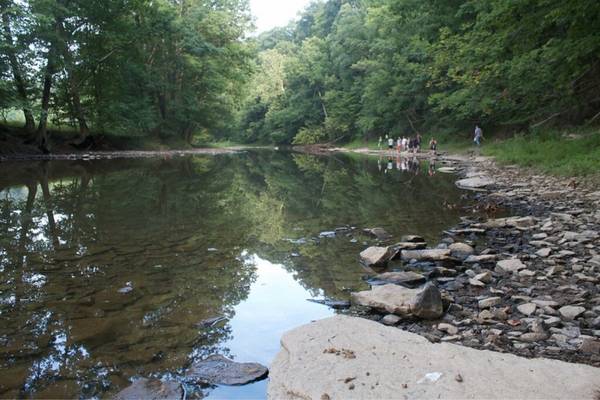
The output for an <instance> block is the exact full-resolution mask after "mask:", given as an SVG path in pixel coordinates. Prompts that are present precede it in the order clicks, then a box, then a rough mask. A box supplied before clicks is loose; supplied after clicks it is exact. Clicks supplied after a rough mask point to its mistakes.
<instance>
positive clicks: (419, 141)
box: [415, 133, 421, 151]
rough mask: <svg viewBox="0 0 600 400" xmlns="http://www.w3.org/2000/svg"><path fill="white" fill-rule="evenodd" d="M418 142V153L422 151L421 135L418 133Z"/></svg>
mask: <svg viewBox="0 0 600 400" xmlns="http://www.w3.org/2000/svg"><path fill="white" fill-rule="evenodd" d="M415 140H416V142H417V151H419V150H421V134H420V133H417V137H416V138H415Z"/></svg>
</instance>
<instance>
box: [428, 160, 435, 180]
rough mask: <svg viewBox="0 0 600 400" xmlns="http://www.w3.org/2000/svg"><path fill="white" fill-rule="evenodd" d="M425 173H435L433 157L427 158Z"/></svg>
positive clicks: (430, 174) (431, 174)
mask: <svg viewBox="0 0 600 400" xmlns="http://www.w3.org/2000/svg"><path fill="white" fill-rule="evenodd" d="M427 173H428V174H429V176H433V175H435V159H433V158H432V159H431V160H429V168H428V171H427Z"/></svg>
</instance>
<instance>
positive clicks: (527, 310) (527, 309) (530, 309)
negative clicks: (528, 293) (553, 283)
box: [517, 303, 537, 316]
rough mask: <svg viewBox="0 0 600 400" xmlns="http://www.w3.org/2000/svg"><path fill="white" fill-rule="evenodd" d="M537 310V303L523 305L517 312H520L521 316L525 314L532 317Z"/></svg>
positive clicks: (518, 307)
mask: <svg viewBox="0 0 600 400" xmlns="http://www.w3.org/2000/svg"><path fill="white" fill-rule="evenodd" d="M536 309H537V305H536V304H535V303H525V304H521V305H519V306H517V310H519V312H520V313H521V314H524V315H527V316H530V315H531V314H533V313H534V312H535V310H536Z"/></svg>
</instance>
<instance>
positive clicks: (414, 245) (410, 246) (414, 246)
mask: <svg viewBox="0 0 600 400" xmlns="http://www.w3.org/2000/svg"><path fill="white" fill-rule="evenodd" d="M390 247H393V248H395V249H398V250H419V249H424V248H425V247H427V243H425V242H398V243H395V244H393V245H391V246H390Z"/></svg>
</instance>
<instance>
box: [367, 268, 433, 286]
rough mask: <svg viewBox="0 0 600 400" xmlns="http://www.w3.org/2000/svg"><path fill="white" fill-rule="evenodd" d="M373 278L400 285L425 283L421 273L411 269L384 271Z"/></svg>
mask: <svg viewBox="0 0 600 400" xmlns="http://www.w3.org/2000/svg"><path fill="white" fill-rule="evenodd" d="M375 279H376V280H378V281H381V282H384V283H393V284H395V285H402V286H409V287H414V286H419V285H422V284H424V283H425V281H426V279H425V277H424V276H423V275H421V274H418V273H416V272H412V271H400V272H384V273H383V274H379V275H376V276H375Z"/></svg>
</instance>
